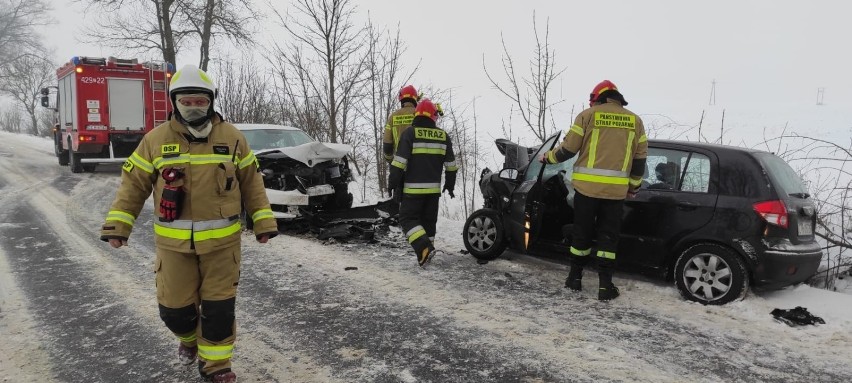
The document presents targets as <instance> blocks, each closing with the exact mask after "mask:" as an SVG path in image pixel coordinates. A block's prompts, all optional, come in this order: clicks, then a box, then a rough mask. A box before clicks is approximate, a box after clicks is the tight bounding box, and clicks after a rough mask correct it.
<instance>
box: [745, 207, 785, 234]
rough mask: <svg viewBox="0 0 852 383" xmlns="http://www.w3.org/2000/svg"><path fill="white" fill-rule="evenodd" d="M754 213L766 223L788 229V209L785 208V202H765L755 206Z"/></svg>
mask: <svg viewBox="0 0 852 383" xmlns="http://www.w3.org/2000/svg"><path fill="white" fill-rule="evenodd" d="M753 207H754V211H755V212H757V214H759V215H760V217H761V218H763V220H764V221H766V222H768V223H771V224H773V225H775V226H780V227H783V228H785V229H786V228H787V221H788V219H787V218H788V217H787V207H786V206H784V201H780V200H778V201H764V202H758V203H755V204H754V205H753Z"/></svg>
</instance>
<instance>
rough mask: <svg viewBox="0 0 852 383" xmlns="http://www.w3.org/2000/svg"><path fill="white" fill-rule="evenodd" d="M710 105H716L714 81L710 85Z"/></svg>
mask: <svg viewBox="0 0 852 383" xmlns="http://www.w3.org/2000/svg"><path fill="white" fill-rule="evenodd" d="M710 84H711V86H710V105H716V79H715V78H714V79H713V82H711V83H710Z"/></svg>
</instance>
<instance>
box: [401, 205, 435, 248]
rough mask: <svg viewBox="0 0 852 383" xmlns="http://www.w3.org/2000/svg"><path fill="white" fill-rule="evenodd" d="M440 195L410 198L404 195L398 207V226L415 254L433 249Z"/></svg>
mask: <svg viewBox="0 0 852 383" xmlns="http://www.w3.org/2000/svg"><path fill="white" fill-rule="evenodd" d="M440 197H441V195H440V194H425V195H417V196H412V195H410V194H404V195H403V196H402V204H401V205H400V207H399V226H400V227H401V228H402V232H403V233H405V237H406V238H407V239H408V243H410V244H411V247H413V248H414V252H415V253H416V254H421V253H423V250H424V249H433V248H434V247H433V245H432V240H433V238H435V225H436V224H437V222H438V199H439V198H440Z"/></svg>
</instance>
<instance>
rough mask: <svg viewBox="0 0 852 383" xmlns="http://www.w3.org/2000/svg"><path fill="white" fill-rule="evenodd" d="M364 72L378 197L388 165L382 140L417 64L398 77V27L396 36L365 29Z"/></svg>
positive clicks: (400, 48)
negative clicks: (388, 120) (400, 92)
mask: <svg viewBox="0 0 852 383" xmlns="http://www.w3.org/2000/svg"><path fill="white" fill-rule="evenodd" d="M367 41H368V44H367V58H366V62H367V68H366V70H367V72H368V77H367V78H368V79H367V84H366V93H367V94H366V97H364V98H363V100H364V106H363V109H364V110H366V111H368V113H367V115H366V119H367V123H368V125H369V126H370V127H371V128H372V133H373V134H372V138H373V142H372V148H373V153H372V154H373V157H374V158H373V161H374V162H375V164H376V167H375V169H376V181H377V186H378V189H379V190H378V191H379V193H380V195H382V196H384V194H385V192H386V191H387V177H388V174H387V171H388V164H387V162H386V161H385V160H384V156H383V151H382V138H383V133H384V126H385V123H386V120H387V117H388V115H390V113H391V112H392V111H393V109H395V107H396V106H397V105H398V104H397V102H398V101H397V99H396V97H394V96H395V95H396V90H397V89H400V88H401V87H402V86H404V84H406V83H408V82H409V81H410V80H411V77H412V76H413V75H414V73H415V72H416V71H417V69H418V68H419V63H418V65H416V66H415V67H414V68H413V69H412V70H411V71H409V72H407V73H404V74H403V73H401V72H402V70H403V69H402V68H403V66H404V65H403V60H402V55H403V54H404V53H405V51H406V47H405V45H404V43H403V42H402V40H401V39H400V37H399V26H397V30H396V33H395V34H391V33H390V32H389V31H385V30H381V29H379V28H377V27H376V26H374V25H373V24H372V21H370V22H369V24H368V28H367Z"/></svg>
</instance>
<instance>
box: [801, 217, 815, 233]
mask: <svg viewBox="0 0 852 383" xmlns="http://www.w3.org/2000/svg"><path fill="white" fill-rule="evenodd" d="M813 234H814V225H813V223H811V220H810V219H807V220H805V219H799V235H813Z"/></svg>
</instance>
